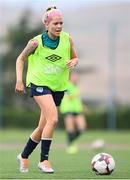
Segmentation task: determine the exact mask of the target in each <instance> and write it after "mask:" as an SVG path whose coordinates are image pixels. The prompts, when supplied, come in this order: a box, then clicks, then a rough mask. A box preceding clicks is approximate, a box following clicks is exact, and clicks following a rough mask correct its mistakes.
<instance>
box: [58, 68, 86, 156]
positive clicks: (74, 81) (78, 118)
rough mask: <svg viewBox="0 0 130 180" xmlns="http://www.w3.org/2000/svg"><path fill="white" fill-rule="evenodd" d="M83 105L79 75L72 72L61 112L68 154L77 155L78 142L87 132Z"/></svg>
mask: <svg viewBox="0 0 130 180" xmlns="http://www.w3.org/2000/svg"><path fill="white" fill-rule="evenodd" d="M83 109H84V108H83V103H82V100H81V97H80V89H79V86H78V73H77V72H74V71H73V72H71V75H70V82H69V85H68V89H67V92H66V94H65V96H64V98H63V100H62V103H61V106H60V112H61V114H63V117H64V123H65V129H66V133H67V141H68V148H67V152H68V153H70V154H75V153H77V151H78V148H77V144H76V140H77V138H78V137H79V136H80V135H81V134H82V133H83V132H84V131H85V130H86V127H87V124H86V120H85V117H84V114H83V111H84V110H83Z"/></svg>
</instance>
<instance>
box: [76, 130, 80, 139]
mask: <svg viewBox="0 0 130 180" xmlns="http://www.w3.org/2000/svg"><path fill="white" fill-rule="evenodd" d="M81 133H82V131H81V130H79V129H78V130H77V131H76V132H75V139H77V138H78V137H79V136H80V135H81Z"/></svg>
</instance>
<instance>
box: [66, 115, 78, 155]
mask: <svg viewBox="0 0 130 180" xmlns="http://www.w3.org/2000/svg"><path fill="white" fill-rule="evenodd" d="M64 123H65V129H66V133H67V140H68V147H67V152H68V153H69V154H74V153H77V151H78V149H77V145H76V142H75V141H74V140H75V131H76V128H75V118H74V116H73V114H72V113H68V114H66V115H65V117H64Z"/></svg>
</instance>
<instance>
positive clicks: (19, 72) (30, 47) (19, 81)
mask: <svg viewBox="0 0 130 180" xmlns="http://www.w3.org/2000/svg"><path fill="white" fill-rule="evenodd" d="M37 46H38V41H37V40H30V41H29V42H28V44H27V45H26V47H25V48H24V50H23V51H22V52H21V54H20V55H19V56H18V58H17V60H16V85H15V92H22V93H25V87H24V83H23V68H24V62H25V60H26V59H27V58H28V56H29V55H30V54H31V53H33V52H34V51H35V49H36V48H37Z"/></svg>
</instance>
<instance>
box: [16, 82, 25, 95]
mask: <svg viewBox="0 0 130 180" xmlns="http://www.w3.org/2000/svg"><path fill="white" fill-rule="evenodd" d="M15 92H16V93H23V94H26V90H25V86H24V84H23V82H22V81H20V82H19V81H18V82H16V85H15Z"/></svg>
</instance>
